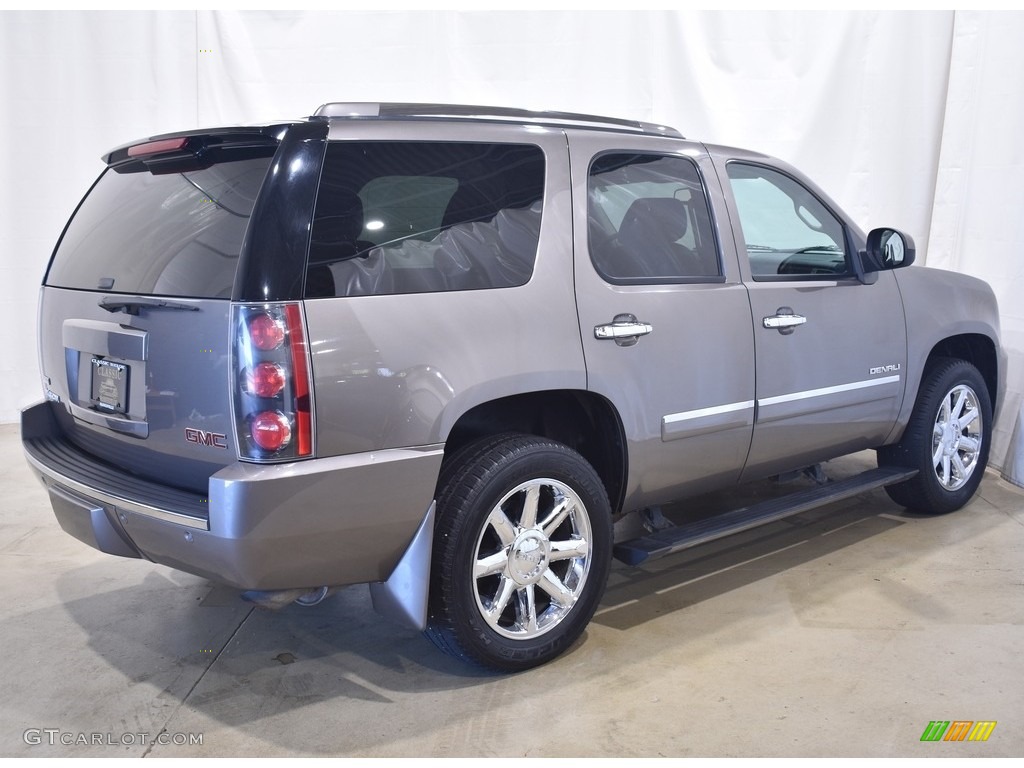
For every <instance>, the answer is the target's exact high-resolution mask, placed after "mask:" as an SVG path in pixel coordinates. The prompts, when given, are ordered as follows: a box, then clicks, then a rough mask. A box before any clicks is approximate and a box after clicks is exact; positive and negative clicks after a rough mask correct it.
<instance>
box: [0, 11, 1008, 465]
mask: <svg viewBox="0 0 1024 768" xmlns="http://www.w3.org/2000/svg"><path fill="white" fill-rule="evenodd" d="M1022 40H1024V13H989V12H971V13H961V12H956V13H954V12H952V11H941V12H924V13H910V12H898V13H897V12H847V13H827V14H825V13H810V12H758V13H750V12H742V13H741V12H717V13H698V12H686V11H665V12H568V11H567V12H544V13H542V12H485V11H477V12H468V11H466V12H455V11H449V12H407V11H401V12H399V11H392V12H295V13H271V12H248V13H246V12H234V11H224V12H217V11H199V12H191V11H189V12H149V11H147V12H134V13H125V12H59V13H58V12H52V13H51V12H23V13H21V12H19V13H15V12H0V104H2V105H3V114H4V116H3V118H2V119H0V146H2V147H3V150H2V152H0V158H2V159H0V179H2V182H0V300H2V302H3V306H4V307H5V308H7V310H8V312H7V315H6V317H7V321H6V323H5V329H4V332H3V334H4V341H5V344H4V354H3V355H2V356H0V376H2V380H3V381H4V382H6V383H7V385H6V386H3V387H0V421H14V420H16V418H17V411H18V409H19V408H21V407H23V406H25V405H27V404H28V403H30V402H32V401H33V400H35V399H37V398H38V397H39V393H40V385H39V381H38V371H37V367H36V363H35V359H36V358H35V355H36V353H35V338H34V316H35V301H36V293H37V290H38V285H39V280H40V277H41V275H42V272H43V270H44V269H45V265H46V261H47V259H48V258H49V254H50V251H51V249H52V247H53V244H54V242H55V240H56V238H57V237H58V235H59V234H60V231H61V228H62V227H63V225H64V223H65V221H66V220H67V218H68V216H69V214H70V213H71V211H72V210H73V208H74V206H75V205H76V204H77V202H78V200H79V199H80V197H81V195H82V194H83V193H84V191H85V190H86V188H87V187H88V185H89V184H90V183H91V181H92V180H93V179H94V178H95V176H96V175H97V174H98V173H99V171H100V170H101V169H102V165H101V163H100V161H99V159H98V157H99V155H100V154H102V153H103V152H105V151H106V150H108V149H110V148H111V147H113V146H115V145H117V144H120V143H123V142H126V141H129V140H131V139H135V138H139V137H142V136H147V135H152V134H154V133H161V132H166V131H170V130H175V129H179V128H190V127H196V126H202V125H215V124H231V123H239V122H254V121H264V120H269V119H275V118H282V117H294V116H301V115H308V114H310V113H311V112H312V111H313V110H314V109H315V108H316V107H317V106H318V105H319V104H320V103H322V102H325V101H332V100H338V101H359V100H365V101H439V102H458V103H470V104H495V105H503V106H516V107H527V108H536V109H558V110H565V111H577V112H590V113H596V114H607V115H613V116H620V117H632V118H637V119H642V120H649V121H652V122H660V123H666V124H668V125H672V126H674V127H676V128H678V129H680V131H682V133H683V134H684V135H685V136H687V137H689V138H696V139H700V140H704V141H708V142H713V143H720V144H737V145H740V146H745V147H749V148H752V149H760V150H762V151H764V152H767V153H769V154H773V155H776V156H779V157H782V158H784V159H786V160H788V161H790V162H792V163H794V164H795V165H797V166H798V167H800V168H801V169H803V170H804V171H806V172H807V173H809V174H810V175H811V176H812V177H813V178H815V179H816V180H817V181H818V182H820V183H821V184H822V185H823V186H824V187H825V188H826V189H828V190H829V192H830V193H831V194H832V195H833V196H834V197H835V198H836V199H837V200H838V201H839V203H840V204H841V205H843V207H844V208H845V209H846V210H847V211H848V212H849V213H850V214H851V215H852V216H853V217H854V218H855V219H856V220H857V221H858V222H859V223H860V224H861V226H863V227H864V228H865V229H868V228H871V227H873V226H880V225H893V226H897V227H900V228H901V229H904V230H906V231H908V232H910V233H911V234H912V235H913V236H914V237H915V239H916V240H917V243H918V246H919V249H920V254H921V255H920V257H919V258H921V259H922V261H923V262H924V263H926V264H929V265H934V266H942V267H946V268H949V269H954V270H958V271H962V272H967V273H970V274H974V275H977V276H979V277H983V278H985V279H987V280H989V281H990V282H992V284H993V286H994V287H995V288H996V290H997V293H998V294H999V299H1000V302H1001V309H1002V318H1003V323H1004V325H1003V332H1004V345H1005V347H1006V349H1007V352H1008V353H1009V355H1010V357H1011V369H1010V387H1009V396H1008V398H1007V407H1005V408H1004V409H1003V413H1002V417H1001V420H1000V421H999V423H998V424H997V433H996V439H995V442H994V444H993V463H994V464H995V465H996V466H1001V465H1002V463H1003V461H1004V460H1005V458H1006V454H1007V448H1008V446H1009V445H1010V442H1011V433H1012V432H1013V430H1014V427H1015V423H1016V421H1017V414H1018V411H1019V410H1020V403H1021V395H1022V380H1024V308H1022V303H1024V302H1022V300H1024V267H1022V266H1021V264H1022V261H1021V258H1020V257H1019V256H1018V254H1017V250H1018V249H1019V247H1020V246H1019V244H1021V243H1022V242H1024V223H1022V222H1024V215H1022V212H1024V205H1022V204H1024V192H1022V190H1024V185H1022V184H1021V183H1020V182H1019V181H1018V178H1019V177H1020V176H1021V175H1022V174H1021V173H1020V172H1021V171H1022V170H1024V168H1022V150H1021V142H1020V139H1019V137H1020V136H1022V135H1024V97H1022V94H1024V46H1021V44H1020V43H1021V41H1022ZM1015 171H1016V172H1017V173H1016V177H1015V175H1014V173H1015ZM1014 442H1016V438H1014Z"/></svg>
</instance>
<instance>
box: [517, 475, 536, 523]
mask: <svg viewBox="0 0 1024 768" xmlns="http://www.w3.org/2000/svg"><path fill="white" fill-rule="evenodd" d="M539 504H540V486H539V485H531V486H530V487H529V488H527V489H526V498H525V499H523V516H522V517H521V518H519V527H520V528H523V529H524V530H525V529H527V528H533V527H534V526H535V525H537V506H538V505H539Z"/></svg>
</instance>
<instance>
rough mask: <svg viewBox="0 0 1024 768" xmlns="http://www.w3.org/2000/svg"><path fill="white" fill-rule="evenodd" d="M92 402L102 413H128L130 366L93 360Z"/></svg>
mask: <svg viewBox="0 0 1024 768" xmlns="http://www.w3.org/2000/svg"><path fill="white" fill-rule="evenodd" d="M92 402H93V405H95V406H96V408H98V409H99V410H101V411H108V412H110V413H127V411H128V366H127V365H125V364H124V363H114V362H111V361H110V360H102V359H99V358H96V357H94V358H93V359H92Z"/></svg>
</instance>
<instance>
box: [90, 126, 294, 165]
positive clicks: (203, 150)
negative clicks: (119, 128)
mask: <svg viewBox="0 0 1024 768" xmlns="http://www.w3.org/2000/svg"><path fill="white" fill-rule="evenodd" d="M291 125H293V124H292V123H284V124H274V125H265V126H247V127H232V128H213V129H205V130H194V131H182V132H179V133H166V134H161V135H159V136H151V137H149V138H147V139H140V140H138V141H133V142H130V143H128V144H122V145H121V146H120V147H117V148H115V149H112V150H110V151H109V152H108V153H107V154H105V155H103V157H102V160H103V162H104V163H106V164H107V165H108V166H109V167H111V168H113V169H114V170H115V171H117V172H118V173H138V172H140V171H149V172H150V173H181V172H183V171H194V170H199V169H200V168H208V167H209V166H211V165H213V164H214V163H217V162H222V161H224V160H227V159H232V160H242V159H244V158H246V157H255V156H262V155H266V154H268V153H273V152H274V150H276V149H277V145H278V144H279V143H280V141H281V139H282V138H283V137H284V134H285V133H286V132H287V130H288V128H290V127H291Z"/></svg>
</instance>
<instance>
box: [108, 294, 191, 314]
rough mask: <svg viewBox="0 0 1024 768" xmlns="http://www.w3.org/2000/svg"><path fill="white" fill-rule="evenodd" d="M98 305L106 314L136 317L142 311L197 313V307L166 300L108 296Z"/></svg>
mask: <svg viewBox="0 0 1024 768" xmlns="http://www.w3.org/2000/svg"><path fill="white" fill-rule="evenodd" d="M99 305H100V307H101V308H102V309H105V310H107V312H125V313H127V314H129V315H137V314H139V312H141V311H142V310H143V309H177V310H181V311H183V312H198V311H199V307H197V306H196V305H195V304H181V303H179V302H176V301H167V300H166V299H143V298H137V299H115V298H112V297H110V296H108V297H106V298H103V299H100V301H99Z"/></svg>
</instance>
